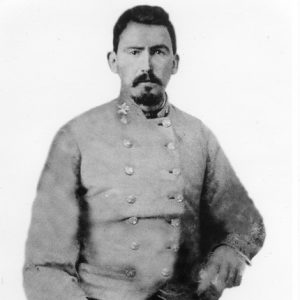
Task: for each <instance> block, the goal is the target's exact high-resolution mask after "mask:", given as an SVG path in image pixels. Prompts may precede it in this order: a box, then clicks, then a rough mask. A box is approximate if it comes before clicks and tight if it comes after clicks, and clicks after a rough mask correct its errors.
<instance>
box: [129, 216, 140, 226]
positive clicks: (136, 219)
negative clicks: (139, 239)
mask: <svg viewBox="0 0 300 300" xmlns="http://www.w3.org/2000/svg"><path fill="white" fill-rule="evenodd" d="M128 222H129V223H130V224H132V225H135V224H137V222H138V218H137V217H130V218H129V219H128Z"/></svg>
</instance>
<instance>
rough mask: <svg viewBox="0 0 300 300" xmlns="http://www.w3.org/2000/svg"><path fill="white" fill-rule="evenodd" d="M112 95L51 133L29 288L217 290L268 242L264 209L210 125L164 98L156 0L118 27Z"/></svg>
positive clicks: (46, 292) (171, 64)
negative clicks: (117, 87)
mask: <svg viewBox="0 0 300 300" xmlns="http://www.w3.org/2000/svg"><path fill="white" fill-rule="evenodd" d="M108 62H109V66H110V68H111V70H112V71H113V72H115V73H117V74H118V75H119V76H120V79H121V91H120V95H119V97H118V98H117V99H115V100H113V101H110V102H108V103H106V104H104V105H102V106H99V107H96V108H94V109H92V110H90V111H88V112H86V113H84V114H83V115H81V116H79V117H77V118H75V119H73V120H72V121H70V122H69V123H67V124H66V125H65V126H63V127H62V129H61V130H60V131H59V132H58V134H57V135H56V137H55V139H54V141H53V144H52V147H51V150H50V153H49V157H48V159H47V162H46V165H45V168H44V170H43V173H42V176H41V179H40V182H39V185H38V192H37V198H36V200H35V202H34V206H33V213H32V222H31V226H30V231H29V236H28V240H27V246H26V263H25V267H24V285H25V290H26V294H27V297H28V299H30V300H38V299H47V300H48V299H49V300H50V299H51V300H52V299H53V300H54V299H64V300H66V299H70V300H71V299H72V300H83V299H99V300H145V299H152V300H154V299H169V300H170V299H171V300H175V299H180V300H182V299H187V300H192V299H218V298H219V297H220V296H221V294H222V292H223V290H224V288H226V287H232V286H236V285H239V284H240V282H241V277H242V272H243V270H244V267H245V265H246V264H250V260H251V258H252V257H253V256H254V255H255V254H256V253H257V252H258V250H259V249H260V248H261V246H262V244H263V241H264V235H265V234H264V226H263V222H262V218H261V216H260V215H259V213H258V211H257V210H256V208H255V207H254V204H253V202H252V201H251V200H250V199H249V197H248V195H247V193H246V191H245V189H244V188H243V186H242V185H241V183H240V181H239V180H238V178H237V177H236V175H235V173H234V171H233V170H232V168H231V166H230V164H229V162H228V160H227V158H226V156H225V155H224V153H223V151H222V149H221V148H220V146H219V144H218V142H217V140H216V138H215V137H214V135H213V134H212V132H211V131H210V130H209V129H208V128H206V127H205V125H204V124H203V123H202V122H201V121H200V120H198V119H196V118H194V117H192V116H190V115H188V114H186V113H184V112H182V111H180V110H179V109H178V108H176V107H175V106H173V105H171V104H170V103H169V100H168V98H167V94H166V92H165V89H166V86H167V84H168V82H169V79H170V77H171V75H172V74H175V73H176V72H177V69H178V63H179V56H178V55H177V49H176V37H175V31H174V28H173V26H172V24H171V22H170V21H169V18H168V14H167V13H166V12H165V11H164V10H163V9H162V8H160V7H151V6H137V7H134V8H132V9H129V10H127V11H126V12H125V13H124V14H123V15H121V17H120V18H119V20H118V21H117V23H116V25H115V27H114V38H113V51H112V52H110V53H109V54H108Z"/></svg>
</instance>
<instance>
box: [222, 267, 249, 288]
mask: <svg viewBox="0 0 300 300" xmlns="http://www.w3.org/2000/svg"><path fill="white" fill-rule="evenodd" d="M244 269H245V266H244V265H243V264H241V265H238V266H237V267H231V268H230V272H229V275H228V277H227V280H226V286H227V287H229V288H230V287H234V286H238V285H240V284H241V282H242V276H243V272H244Z"/></svg>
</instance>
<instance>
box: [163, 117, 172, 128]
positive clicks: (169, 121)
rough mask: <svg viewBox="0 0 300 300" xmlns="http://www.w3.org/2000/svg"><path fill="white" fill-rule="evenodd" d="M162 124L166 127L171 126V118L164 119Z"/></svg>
mask: <svg viewBox="0 0 300 300" xmlns="http://www.w3.org/2000/svg"><path fill="white" fill-rule="evenodd" d="M162 125H163V126H164V127H166V128H167V127H170V126H171V120H170V119H164V120H163V121H162Z"/></svg>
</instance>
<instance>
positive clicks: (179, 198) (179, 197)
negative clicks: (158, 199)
mask: <svg viewBox="0 0 300 300" xmlns="http://www.w3.org/2000/svg"><path fill="white" fill-rule="evenodd" d="M168 199H170V200H176V201H177V202H179V203H180V202H183V200H184V197H183V195H182V194H178V195H177V196H173V195H169V196H168ZM126 200H127V202H128V203H129V204H134V203H135V202H136V200H137V197H136V196H134V195H129V196H128V197H127V198H126Z"/></svg>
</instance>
